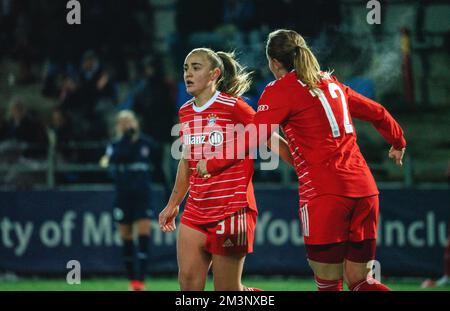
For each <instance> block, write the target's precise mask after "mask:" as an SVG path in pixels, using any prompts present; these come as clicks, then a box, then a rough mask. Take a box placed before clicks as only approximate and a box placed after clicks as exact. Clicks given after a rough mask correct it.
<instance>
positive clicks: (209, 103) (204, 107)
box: [192, 91, 220, 112]
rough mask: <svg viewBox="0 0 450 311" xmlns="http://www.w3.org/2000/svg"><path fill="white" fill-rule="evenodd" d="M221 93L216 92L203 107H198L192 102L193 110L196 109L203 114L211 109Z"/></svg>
mask: <svg viewBox="0 0 450 311" xmlns="http://www.w3.org/2000/svg"><path fill="white" fill-rule="evenodd" d="M219 94H220V92H219V91H216V92H215V93H214V95H213V96H212V97H211V98H210V99H209V100H208V101H207V102H206V103H205V104H204V105H203V106H201V107H198V106H196V105H195V102H194V101H193V102H192V109H194V111H195V112H202V111H205V110H206V109H208V108H209V106H211V105H212V104H213V103H214V102H215V101H216V99H217V96H219Z"/></svg>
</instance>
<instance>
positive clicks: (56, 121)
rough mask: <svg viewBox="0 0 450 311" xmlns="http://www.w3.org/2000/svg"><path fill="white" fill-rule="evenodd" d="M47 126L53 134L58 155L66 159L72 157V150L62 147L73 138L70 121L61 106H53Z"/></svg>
mask: <svg viewBox="0 0 450 311" xmlns="http://www.w3.org/2000/svg"><path fill="white" fill-rule="evenodd" d="M49 128H50V129H51V130H53V132H54V134H55V138H56V150H57V152H58V156H59V157H62V158H63V159H66V160H68V159H70V158H72V152H70V150H68V149H66V148H64V145H65V144H66V143H68V142H70V141H72V140H73V132H72V123H71V121H70V119H69V118H68V117H67V114H66V113H65V112H64V111H63V110H62V109H61V107H55V108H53V110H52V113H51V117H50V126H49Z"/></svg>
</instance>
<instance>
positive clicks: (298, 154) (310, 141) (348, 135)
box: [255, 72, 406, 205]
mask: <svg viewBox="0 0 450 311" xmlns="http://www.w3.org/2000/svg"><path fill="white" fill-rule="evenodd" d="M258 107H259V108H258V113H257V114H256V116H255V123H256V124H280V125H281V128H282V130H283V132H284V134H285V136H286V138H287V140H288V142H289V146H290V148H291V153H292V156H293V158H294V166H295V170H296V173H297V176H298V180H299V195H300V204H301V205H302V203H306V202H307V201H308V200H310V199H312V198H314V197H316V196H319V195H323V194H334V195H341V196H347V197H365V196H370V195H375V194H378V189H377V186H376V183H375V180H374V178H373V176H372V173H371V172H370V169H369V167H368V165H367V163H366V161H365V160H364V157H363V155H362V154H361V151H360V150H359V147H358V145H357V144H356V131H355V128H354V126H353V123H352V116H353V117H356V118H360V119H363V120H366V121H370V122H372V124H373V125H374V126H375V128H376V129H377V130H378V131H379V132H380V133H381V135H382V136H383V137H384V138H385V139H386V140H387V141H388V142H389V143H390V144H392V145H393V146H394V147H395V148H396V149H401V148H403V147H405V145H406V142H405V139H404V138H403V131H402V129H401V127H400V126H399V125H398V123H397V122H396V121H395V120H394V119H393V118H392V116H391V115H390V114H389V113H388V112H387V110H386V109H385V108H384V107H383V106H381V105H380V104H378V103H376V102H374V101H372V100H370V99H368V98H366V97H364V96H362V95H360V94H358V93H356V92H354V91H353V90H351V89H350V88H349V87H347V86H345V85H343V84H341V83H340V82H339V81H337V79H336V78H335V77H333V76H330V77H329V78H323V79H322V80H321V81H320V84H319V85H318V90H317V92H315V93H314V92H312V91H310V90H309V88H308V87H307V86H306V85H305V84H304V83H302V82H301V81H300V80H298V79H297V75H296V73H295V72H290V73H288V74H287V75H285V76H284V77H283V78H281V79H278V80H277V81H274V82H272V83H270V84H269V85H268V86H267V87H266V88H265V90H264V93H263V94H262V95H261V98H260V100H259V103H258Z"/></svg>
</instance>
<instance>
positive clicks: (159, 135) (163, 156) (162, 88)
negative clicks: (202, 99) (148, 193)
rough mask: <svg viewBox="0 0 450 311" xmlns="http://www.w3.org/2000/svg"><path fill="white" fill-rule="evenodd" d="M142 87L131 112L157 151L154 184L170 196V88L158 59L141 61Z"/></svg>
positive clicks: (173, 111) (173, 115)
mask: <svg viewBox="0 0 450 311" xmlns="http://www.w3.org/2000/svg"><path fill="white" fill-rule="evenodd" d="M143 67H144V72H143V77H142V81H141V83H142V88H141V89H140V91H138V92H137V93H136V95H135V102H134V105H133V110H134V111H135V112H136V114H137V115H138V116H140V117H141V118H142V131H143V132H144V133H145V134H147V135H149V136H151V137H152V138H153V139H154V140H155V141H156V143H157V144H158V145H159V148H158V149H156V151H155V152H154V154H153V156H154V162H155V163H162V165H157V166H156V167H155V170H156V171H155V174H154V176H155V177H156V178H159V180H158V179H157V180H156V181H158V182H162V183H163V185H164V188H165V192H166V195H170V189H171V186H170V185H169V182H168V181H169V180H171V179H172V178H171V176H170V169H169V167H170V165H169V164H168V163H167V161H170V159H171V157H170V144H171V142H172V136H171V130H172V127H173V125H174V124H175V123H176V122H175V119H176V109H175V98H174V96H173V92H174V91H173V87H172V86H171V84H170V83H169V81H168V80H167V79H166V75H165V72H164V69H163V65H162V58H161V57H151V56H149V57H147V58H145V59H144V61H143Z"/></svg>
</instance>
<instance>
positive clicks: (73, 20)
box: [66, 0, 81, 25]
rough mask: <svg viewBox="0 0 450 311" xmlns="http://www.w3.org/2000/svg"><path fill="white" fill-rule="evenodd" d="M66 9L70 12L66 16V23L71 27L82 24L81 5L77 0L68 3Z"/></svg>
mask: <svg viewBox="0 0 450 311" xmlns="http://www.w3.org/2000/svg"><path fill="white" fill-rule="evenodd" d="M66 9H68V10H70V11H69V12H68V13H67V15H66V21H67V24H69V25H80V24H81V4H80V2H79V1H77V0H70V1H67V4H66Z"/></svg>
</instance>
